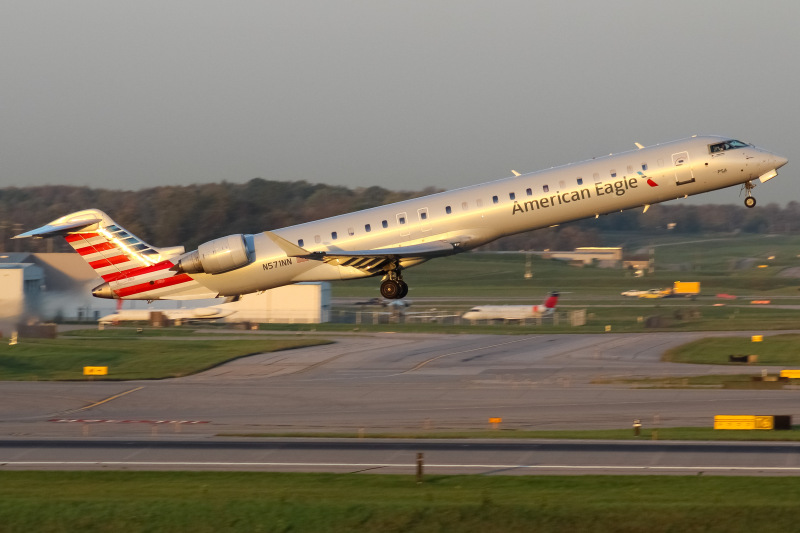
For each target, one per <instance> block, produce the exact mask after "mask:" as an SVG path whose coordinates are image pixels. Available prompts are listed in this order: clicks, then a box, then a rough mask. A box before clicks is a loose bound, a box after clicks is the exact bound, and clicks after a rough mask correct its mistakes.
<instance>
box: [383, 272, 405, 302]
mask: <svg viewBox="0 0 800 533" xmlns="http://www.w3.org/2000/svg"><path fill="white" fill-rule="evenodd" d="M406 295H408V285H407V284H406V282H405V281H403V276H402V275H401V274H400V270H399V269H398V270H390V271H389V272H387V273H386V276H385V277H384V279H383V281H382V282H381V296H383V297H384V298H386V299H387V300H399V299H401V298H405V297H406Z"/></svg>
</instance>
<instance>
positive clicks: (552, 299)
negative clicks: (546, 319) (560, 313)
mask: <svg viewBox="0 0 800 533" xmlns="http://www.w3.org/2000/svg"><path fill="white" fill-rule="evenodd" d="M556 304H558V293H557V292H551V293H550V294H549V295H548V296H547V298H546V299H545V301H544V303H543V304H542V305H536V306H534V313H537V312H538V313H542V314H543V315H550V314H552V313H554V312H555V310H556Z"/></svg>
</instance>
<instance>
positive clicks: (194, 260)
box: [173, 234, 255, 274]
mask: <svg viewBox="0 0 800 533" xmlns="http://www.w3.org/2000/svg"><path fill="white" fill-rule="evenodd" d="M254 257H255V246H254V244H253V236H252V235H242V234H237V235H228V236H227V237H220V238H219V239H214V240H213V241H208V242H206V243H203V244H201V245H200V246H198V247H197V250H194V251H193V252H189V253H188V254H184V255H182V256H181V257H180V259H179V260H178V262H177V263H176V264H175V266H174V267H173V270H176V271H178V272H184V273H186V274H201V273H205V274H222V273H223V272H228V271H230V270H235V269H237V268H241V267H243V266H245V265H249V264H250V263H252V262H253V259H254Z"/></svg>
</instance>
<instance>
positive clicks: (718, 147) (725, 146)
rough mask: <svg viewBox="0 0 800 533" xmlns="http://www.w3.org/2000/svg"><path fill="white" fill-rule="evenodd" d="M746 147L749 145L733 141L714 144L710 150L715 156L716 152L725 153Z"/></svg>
mask: <svg viewBox="0 0 800 533" xmlns="http://www.w3.org/2000/svg"><path fill="white" fill-rule="evenodd" d="M746 146H747V143H743V142H742V141H736V140H733V139H731V140H730V141H725V142H721V143H717V144H712V145H711V147H710V148H711V153H712V154H713V153H716V152H724V151H725V150H733V149H734V148H745V147H746Z"/></svg>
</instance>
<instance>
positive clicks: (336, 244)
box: [192, 136, 786, 296]
mask: <svg viewBox="0 0 800 533" xmlns="http://www.w3.org/2000/svg"><path fill="white" fill-rule="evenodd" d="M724 140H725V138H723V137H711V136H705V137H692V138H689V139H683V140H680V141H674V142H670V143H665V144H659V145H655V146H651V147H647V148H642V149H639V150H632V151H629V152H624V153H620V154H616V155H609V156H605V157H598V158H594V159H591V160H588V161H583V162H580V163H574V164H570V165H565V166H561V167H555V168H551V169H548V170H542V171H539V172H533V173H529V174H523V175H520V176H514V177H509V178H505V179H500V180H497V181H492V182H489V183H484V184H480V185H473V186H470V187H464V188H461V189H455V190H452V191H447V192H442V193H438V194H433V195H430V196H424V197H421V198H415V199H412V200H406V201H403V202H398V203H394V204H389V205H385V206H381V207H375V208H372V209H367V210H364V211H358V212H355V213H350V214H345V215H339V216H335V217H330V218H325V219H321V220H317V221H314V222H308V223H305V224H299V225H296V226H290V227H287V228H283V229H279V230H275V231H274V233H275V234H277V235H278V236H280V237H282V238H283V239H286V240H287V241H290V242H292V243H297V245H298V246H300V247H301V248H304V249H306V250H308V251H311V252H316V251H327V252H330V253H339V252H342V251H353V250H375V249H381V248H396V247H400V246H411V245H417V244H420V243H431V242H436V241H447V242H450V243H453V244H454V245H456V246H457V247H458V249H459V250H470V249H472V248H475V247H477V246H480V245H482V244H485V243H487V242H490V241H492V240H495V239H497V238H499V237H503V236H506V235H511V234H514V233H519V232H523V231H529V230H534V229H538V228H545V227H548V226H552V225H555V224H561V223H564V222H568V221H572V220H578V219H582V218H587V217H595V216H599V215H603V214H608V213H613V212H615V211H622V210H625V209H631V208H634V207H641V206H648V205H650V204H654V203H658V202H663V201H667V200H673V199H676V198H682V197H686V196H691V195H694V194H699V193H703V192H708V191H713V190H716V189H722V188H725V187H730V186H732V185H738V184H742V183H745V182H748V181H750V180H754V179H757V178H759V177H764V178H766V179H768V178H770V177H772V176H773V175H774V174H770V173H771V171H773V170H777V168H779V167H780V166H782V165H783V164H785V163H786V159H784V158H782V157H780V156H777V155H775V154H773V153H770V152H768V151H766V150H762V149H759V148H756V147H753V146H750V145H745V146H744V147H741V148H737V149H731V150H727V151H725V152H722V153H711V151H710V148H709V147H710V146H711V145H713V144H715V143H719V142H720V141H724ZM764 178H762V179H764ZM766 179H764V181H766ZM254 244H255V251H256V257H255V261H253V262H252V263H251V264H249V265H247V266H244V267H242V268H238V269H236V270H233V271H230V272H225V273H222V274H214V275H212V274H193V275H192V278H194V279H195V280H196V281H198V282H199V283H201V284H202V285H204V286H205V287H207V288H208V289H209V290H210V291H212V292H215V293H218V294H220V295H222V296H226V295H237V294H245V293H249V292H255V291H259V290H266V289H270V288H274V287H278V286H281V285H285V284H289V283H295V282H300V281H324V280H338V279H351V278H358V277H365V276H370V275H375V273H367V272H365V270H364V269H360V268H358V266H359V265H358V264H344V263H347V262H346V261H344V262H339V263H336V262H335V261H333V262H323V261H315V260H304V259H298V258H297V257H288V256H287V254H286V253H285V252H284V251H283V250H282V249H281V248H280V247H278V246H277V245H276V244H275V243H274V242H273V241H272V240H271V239H270V238H268V237H267V235H265V234H263V233H262V234H257V235H255V236H254ZM424 260H425V259H416V260H409V259H406V260H402V261H400V263H401V265H400V266H401V267H402V268H408V267H410V266H413V265H414V264H418V263H421V262H423V261H424Z"/></svg>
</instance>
